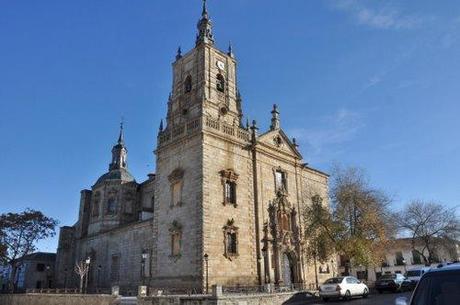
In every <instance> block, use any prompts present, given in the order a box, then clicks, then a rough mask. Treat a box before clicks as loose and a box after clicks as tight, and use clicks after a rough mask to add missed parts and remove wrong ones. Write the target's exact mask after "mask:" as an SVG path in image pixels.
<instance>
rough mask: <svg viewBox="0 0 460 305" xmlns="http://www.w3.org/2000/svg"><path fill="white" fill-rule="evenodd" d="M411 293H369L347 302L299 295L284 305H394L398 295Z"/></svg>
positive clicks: (403, 295)
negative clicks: (366, 295) (364, 297)
mask: <svg viewBox="0 0 460 305" xmlns="http://www.w3.org/2000/svg"><path fill="white" fill-rule="evenodd" d="M410 295H411V293H410V292H405V293H383V294H371V295H369V297H368V298H367V299H363V298H356V299H353V300H351V301H348V302H343V301H341V300H338V301H329V302H323V301H322V300H321V299H317V298H315V299H311V298H308V299H305V298H302V297H301V296H299V297H298V298H293V299H292V300H290V301H288V302H287V303H286V305H306V304H308V305H320V304H321V305H324V304H331V305H332V304H340V305H394V304H395V299H396V298H398V297H407V298H409V297H410Z"/></svg>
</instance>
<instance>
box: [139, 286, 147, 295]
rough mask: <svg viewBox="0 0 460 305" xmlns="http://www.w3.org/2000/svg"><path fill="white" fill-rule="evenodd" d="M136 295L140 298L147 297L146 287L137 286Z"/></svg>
mask: <svg viewBox="0 0 460 305" xmlns="http://www.w3.org/2000/svg"><path fill="white" fill-rule="evenodd" d="M137 295H138V296H139V297H142V298H144V297H146V296H147V286H139V287H138V288H137Z"/></svg>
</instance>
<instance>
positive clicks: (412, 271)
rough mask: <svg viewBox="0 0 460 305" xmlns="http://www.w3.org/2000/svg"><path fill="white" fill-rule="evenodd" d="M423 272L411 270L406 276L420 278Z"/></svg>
mask: <svg viewBox="0 0 460 305" xmlns="http://www.w3.org/2000/svg"><path fill="white" fill-rule="evenodd" d="M420 273H422V272H421V270H409V271H407V274H406V276H420Z"/></svg>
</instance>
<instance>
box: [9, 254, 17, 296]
mask: <svg viewBox="0 0 460 305" xmlns="http://www.w3.org/2000/svg"><path fill="white" fill-rule="evenodd" d="M10 266H11V272H10V278H9V280H8V290H9V291H10V292H14V290H15V288H16V284H17V283H15V280H16V273H17V266H16V262H15V261H12V262H11V263H10Z"/></svg>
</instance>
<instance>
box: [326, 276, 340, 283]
mask: <svg viewBox="0 0 460 305" xmlns="http://www.w3.org/2000/svg"><path fill="white" fill-rule="evenodd" d="M342 281H343V277H333V278H331V279H328V280H327V281H325V282H324V284H340V283H342Z"/></svg>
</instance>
